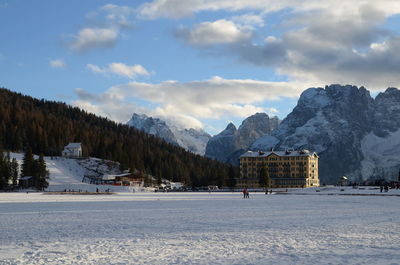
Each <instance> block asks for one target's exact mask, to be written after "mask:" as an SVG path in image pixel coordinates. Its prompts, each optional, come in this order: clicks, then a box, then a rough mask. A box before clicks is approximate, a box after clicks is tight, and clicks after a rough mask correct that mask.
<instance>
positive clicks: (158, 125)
mask: <svg viewBox="0 0 400 265" xmlns="http://www.w3.org/2000/svg"><path fill="white" fill-rule="evenodd" d="M127 124H128V125H129V126H131V127H134V128H136V129H138V130H141V131H144V132H146V133H148V134H151V135H154V136H156V137H160V138H162V139H164V140H165V141H167V142H169V143H172V144H175V145H178V146H181V147H183V148H185V149H186V150H188V151H190V152H193V153H195V154H200V155H204V153H205V149H206V144H207V142H208V140H209V139H210V138H211V136H210V135H209V134H208V133H206V132H204V131H203V130H201V129H193V128H190V129H179V128H178V127H176V126H174V125H168V124H167V123H166V122H165V121H163V120H161V119H159V118H153V117H149V116H147V115H145V114H136V113H134V114H133V115H132V118H131V119H130V120H129V121H128V123H127Z"/></svg>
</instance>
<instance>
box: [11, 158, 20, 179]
mask: <svg viewBox="0 0 400 265" xmlns="http://www.w3.org/2000/svg"><path fill="white" fill-rule="evenodd" d="M10 168H11V172H10V173H11V180H12V184H13V186H16V185H17V183H18V169H19V165H18V162H17V159H15V158H13V159H12V161H11V166H10Z"/></svg>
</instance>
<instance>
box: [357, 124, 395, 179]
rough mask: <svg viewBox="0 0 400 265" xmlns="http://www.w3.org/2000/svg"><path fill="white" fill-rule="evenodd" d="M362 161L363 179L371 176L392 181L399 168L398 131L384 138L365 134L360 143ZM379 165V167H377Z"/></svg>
mask: <svg viewBox="0 0 400 265" xmlns="http://www.w3.org/2000/svg"><path fill="white" fill-rule="evenodd" d="M361 151H362V153H363V156H364V159H363V160H362V161H361V174H362V177H363V179H368V178H369V177H371V176H373V175H378V176H380V177H385V176H386V177H388V179H393V178H394V177H396V176H398V170H399V166H400V130H398V131H395V132H393V133H391V134H389V135H388V136H386V137H379V136H376V135H375V134H374V133H369V134H367V135H366V136H365V137H364V138H363V139H362V141H361ZM377 165H379V167H377Z"/></svg>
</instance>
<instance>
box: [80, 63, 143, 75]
mask: <svg viewBox="0 0 400 265" xmlns="http://www.w3.org/2000/svg"><path fill="white" fill-rule="evenodd" d="M86 67H87V68H88V69H90V70H91V71H92V72H93V73H101V74H115V75H118V76H123V77H128V78H135V77H136V76H138V75H150V73H149V71H147V70H146V68H144V67H143V66H141V65H140V64H136V65H132V66H130V65H126V64H123V63H110V64H109V65H108V66H107V67H103V68H101V67H99V66H97V65H93V64H87V65H86Z"/></svg>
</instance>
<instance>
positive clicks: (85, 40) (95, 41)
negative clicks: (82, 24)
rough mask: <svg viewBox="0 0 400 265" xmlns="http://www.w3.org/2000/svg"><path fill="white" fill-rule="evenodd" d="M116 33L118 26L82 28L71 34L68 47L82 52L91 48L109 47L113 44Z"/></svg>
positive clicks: (115, 39)
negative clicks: (71, 39)
mask: <svg viewBox="0 0 400 265" xmlns="http://www.w3.org/2000/svg"><path fill="white" fill-rule="evenodd" d="M118 35H119V29H118V28H90V27H87V28H83V29H81V30H80V31H79V32H78V34H77V35H75V36H73V41H72V42H71V43H70V49H71V50H73V51H76V52H83V53H84V52H87V51H89V50H91V49H93V48H109V47H112V46H114V45H115V43H116V41H117V38H118Z"/></svg>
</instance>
